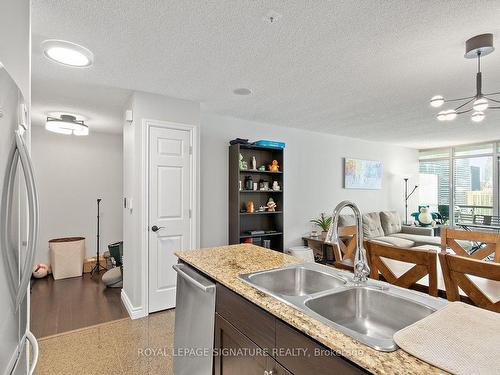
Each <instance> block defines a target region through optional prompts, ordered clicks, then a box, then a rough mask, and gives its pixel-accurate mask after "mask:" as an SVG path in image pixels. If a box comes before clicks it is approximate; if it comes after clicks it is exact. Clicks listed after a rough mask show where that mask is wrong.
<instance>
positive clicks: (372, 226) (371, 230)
mask: <svg viewBox="0 0 500 375" xmlns="http://www.w3.org/2000/svg"><path fill="white" fill-rule="evenodd" d="M363 235H364V236H365V237H366V238H376V237H383V236H384V235H385V234H384V229H383V228H382V224H381V222H380V215H379V213H378V212H370V213H367V214H364V215H363Z"/></svg>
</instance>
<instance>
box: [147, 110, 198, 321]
mask: <svg viewBox="0 0 500 375" xmlns="http://www.w3.org/2000/svg"><path fill="white" fill-rule="evenodd" d="M141 125H142V126H141V138H142V153H141V170H142V174H141V181H142V183H141V206H142V207H143V210H142V213H141V217H140V219H139V220H140V226H141V232H142V236H141V240H140V244H141V249H142V259H141V261H142V268H141V272H142V288H141V289H142V307H143V309H144V313H145V314H144V315H145V316H146V315H149V133H150V129H151V127H153V126H154V127H161V128H165V129H175V130H185V131H189V134H190V138H191V147H192V152H191V181H192V183H191V207H192V230H191V243H192V244H193V246H194V248H198V247H199V246H200V245H199V238H200V235H199V234H200V215H199V211H200V207H199V195H200V189H199V181H200V179H199V165H200V163H199V151H198V150H199V138H198V126H196V125H190V124H182V123H179V122H172V121H161V120H153V119H143V120H142V123H141Z"/></svg>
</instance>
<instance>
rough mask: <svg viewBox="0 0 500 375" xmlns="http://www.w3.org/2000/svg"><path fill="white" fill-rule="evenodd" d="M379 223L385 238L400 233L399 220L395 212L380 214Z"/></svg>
mask: <svg viewBox="0 0 500 375" xmlns="http://www.w3.org/2000/svg"><path fill="white" fill-rule="evenodd" d="M380 221H381V223H382V229H383V230H384V233H385V235H386V236H389V235H391V234H395V233H399V232H401V218H400V217H399V215H398V214H397V213H396V211H382V212H380Z"/></svg>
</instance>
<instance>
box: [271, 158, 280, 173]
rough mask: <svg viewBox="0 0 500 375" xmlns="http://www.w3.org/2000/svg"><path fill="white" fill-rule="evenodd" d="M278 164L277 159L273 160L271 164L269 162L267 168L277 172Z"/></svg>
mask: <svg viewBox="0 0 500 375" xmlns="http://www.w3.org/2000/svg"><path fill="white" fill-rule="evenodd" d="M279 169H280V166H279V165H278V160H273V161H272V163H271V164H269V170H270V171H271V172H278V171H279Z"/></svg>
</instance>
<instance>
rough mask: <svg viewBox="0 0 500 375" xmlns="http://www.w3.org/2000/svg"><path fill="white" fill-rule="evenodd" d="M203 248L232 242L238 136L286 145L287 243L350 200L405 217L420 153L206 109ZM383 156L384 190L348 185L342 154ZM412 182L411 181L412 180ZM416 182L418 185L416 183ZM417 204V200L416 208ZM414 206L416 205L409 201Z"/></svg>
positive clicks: (203, 129)
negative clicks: (231, 179)
mask: <svg viewBox="0 0 500 375" xmlns="http://www.w3.org/2000/svg"><path fill="white" fill-rule="evenodd" d="M200 134H201V201H200V202H201V246H202V247H209V246H217V245H223V244H227V242H228V234H227V231H228V217H227V205H228V192H227V189H228V187H227V180H228V145H229V143H228V142H229V141H230V140H231V139H234V138H236V137H239V138H248V139H250V140H251V141H254V140H259V139H273V140H280V141H284V142H286V148H285V180H284V183H283V185H284V190H285V195H284V199H285V212H286V214H285V246H286V247H288V246H291V245H296V244H301V236H302V235H303V234H306V233H307V232H309V231H310V230H311V224H310V223H309V220H310V219H311V218H314V217H316V216H318V215H319V214H320V213H321V212H328V213H331V212H332V210H333V208H334V207H335V205H336V204H337V203H339V202H340V201H342V200H344V199H349V200H352V201H354V202H355V203H357V204H358V205H359V207H360V209H361V210H362V211H363V212H367V211H375V210H386V209H391V210H398V211H399V212H400V214H401V217H403V216H404V200H403V199H404V198H403V195H404V185H403V177H402V175H404V174H410V175H413V176H415V178H416V176H417V171H418V160H417V151H416V150H414V149H408V148H403V147H398V146H393V145H387V144H382V143H375V142H367V141H361V140H356V139H350V138H345V137H337V136H333V135H328V134H322V133H316V132H310V131H305V130H299V129H292V128H285V127H279V126H273V125H269V124H262V123H256V122H251V121H244V120H239V119H235V118H231V117H222V116H218V115H214V114H209V113H204V112H202V117H201V125H200ZM344 157H353V158H360V159H370V160H380V161H382V168H383V174H384V175H383V181H382V189H381V190H348V189H344V188H343V158H344ZM409 184H410V185H412V181H410V182H409ZM413 184H414V183H413ZM415 205H416V202H414V205H413V207H414V206H415ZM409 206H410V207H412V203H411V202H410V204H409Z"/></svg>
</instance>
